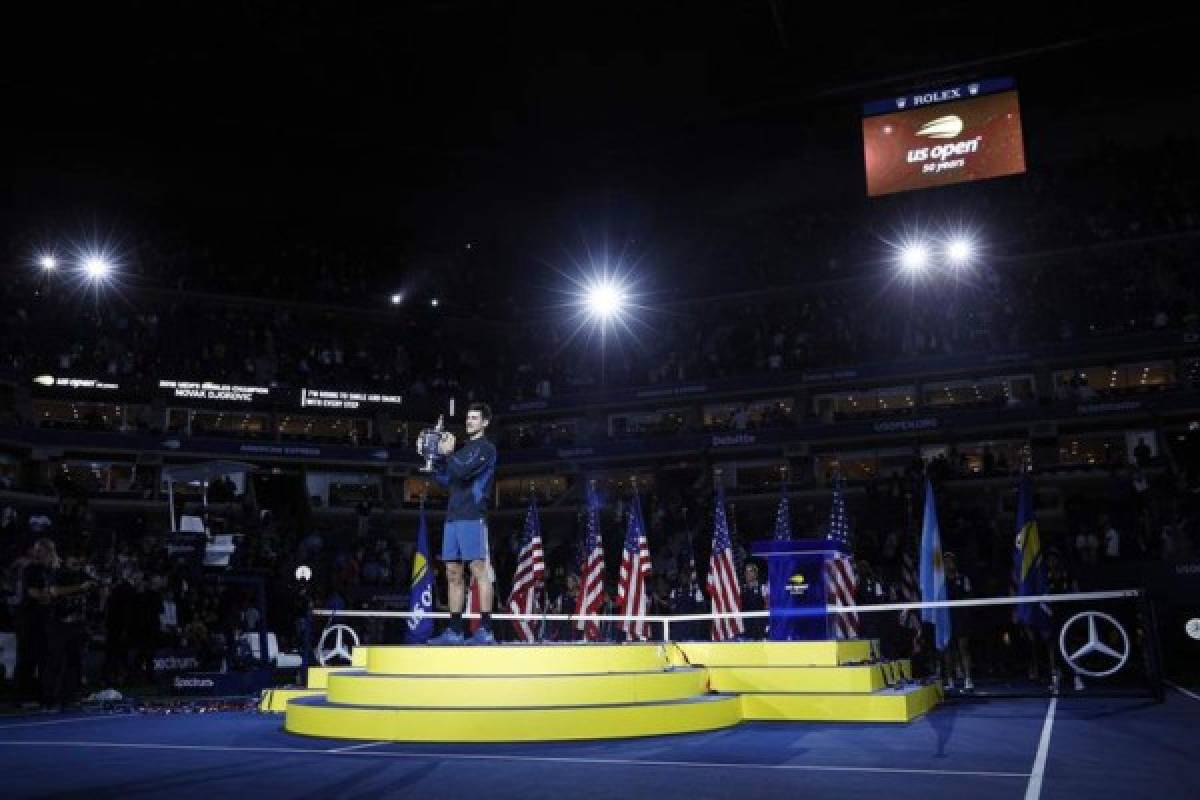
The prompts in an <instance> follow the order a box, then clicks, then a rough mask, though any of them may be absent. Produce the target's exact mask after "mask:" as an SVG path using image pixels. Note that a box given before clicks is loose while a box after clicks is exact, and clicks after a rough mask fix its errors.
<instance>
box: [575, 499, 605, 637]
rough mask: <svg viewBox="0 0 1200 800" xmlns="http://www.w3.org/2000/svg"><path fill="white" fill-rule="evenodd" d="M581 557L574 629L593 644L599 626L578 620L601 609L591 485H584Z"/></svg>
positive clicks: (596, 506) (599, 543) (600, 554)
mask: <svg viewBox="0 0 1200 800" xmlns="http://www.w3.org/2000/svg"><path fill="white" fill-rule="evenodd" d="M583 554H584V555H583V559H584V560H583V573H582V574H583V579H582V580H581V581H580V582H579V601H578V602H577V603H575V610H576V613H578V614H579V615H580V617H581V619H579V620H578V622H576V623H575V625H576V628H578V629H579V630H581V631H584V638H586V639H588V640H590V641H596V640H597V639H599V638H600V624H599V623H598V622H597V621H596V620H594V619H593V620H584V619H582V617H583V616H586V615H589V614H599V613H600V610H601V609H602V608H603V606H604V540H603V539H602V538H601V536H600V500H599V498H597V497H596V486H595V485H594V484H592V483H589V484H588V490H587V512H586V514H585V516H584V522H583Z"/></svg>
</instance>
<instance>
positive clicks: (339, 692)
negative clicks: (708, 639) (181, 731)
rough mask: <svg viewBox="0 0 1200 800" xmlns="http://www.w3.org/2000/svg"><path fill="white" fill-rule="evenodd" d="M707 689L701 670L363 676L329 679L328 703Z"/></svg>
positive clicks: (589, 699)
mask: <svg viewBox="0 0 1200 800" xmlns="http://www.w3.org/2000/svg"><path fill="white" fill-rule="evenodd" d="M707 690H708V675H707V674H706V672H705V670H703V669H700V668H694V667H681V668H677V669H671V670H666V671H661V672H611V673H596V674H588V673H576V674H566V675H472V676H467V677H463V676H452V675H362V674H358V675H355V674H335V675H331V676H330V677H329V691H328V695H327V696H328V698H329V702H331V703H337V704H341V705H352V706H408V707H422V708H425V707H446V706H453V707H474V708H509V707H521V706H579V705H588V706H590V705H616V704H628V703H647V702H664V701H668V700H683V699H685V698H688V697H693V696H695V695H700V694H704V693H705V692H706V691H707Z"/></svg>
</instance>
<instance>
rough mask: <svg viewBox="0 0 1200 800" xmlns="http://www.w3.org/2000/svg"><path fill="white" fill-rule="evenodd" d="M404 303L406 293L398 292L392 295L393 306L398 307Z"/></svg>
mask: <svg viewBox="0 0 1200 800" xmlns="http://www.w3.org/2000/svg"><path fill="white" fill-rule="evenodd" d="M403 302H404V292H396V293H395V294H394V295H392V305H394V306H398V305H400V304H401V303H403Z"/></svg>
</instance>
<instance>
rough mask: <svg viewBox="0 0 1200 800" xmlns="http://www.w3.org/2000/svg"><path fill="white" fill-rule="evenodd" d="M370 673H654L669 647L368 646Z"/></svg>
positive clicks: (663, 664) (666, 662)
mask: <svg viewBox="0 0 1200 800" xmlns="http://www.w3.org/2000/svg"><path fill="white" fill-rule="evenodd" d="M366 651H367V654H366V664H367V667H366V668H367V672H369V673H370V674H372V675H565V674H578V673H595V672H654V671H658V670H662V669H665V668H667V667H669V666H671V657H670V651H669V647H668V645H665V644H629V645H608V646H605V645H588V644H561V645H521V644H514V645H493V646H489V647H436V646H433V647H431V646H418V645H414V646H395V647H368V648H366Z"/></svg>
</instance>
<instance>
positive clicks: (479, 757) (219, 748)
mask: <svg viewBox="0 0 1200 800" xmlns="http://www.w3.org/2000/svg"><path fill="white" fill-rule="evenodd" d="M372 744H387V743H386V742H372ZM4 746H22V747H104V748H114V749H130V750H192V751H200V752H217V753H293V754H297V755H322V756H362V757H371V758H397V759H400V758H403V759H415V760H442V761H525V762H538V763H546V764H592V765H600V766H622V767H690V768H699V769H722V770H729V769H744V770H756V769H761V770H784V771H797V772H877V773H885V774H893V773H896V774H904V775H953V776H962V777H975V778H1028V777H1029V773H1028V772H986V771H976V770H958V769H909V768H903V767H854V766H834V765H826V764H733V763H721V762H709V761H647V760H639V759H635V758H578V757H572V756H557V757H556V756H517V755H499V754H489V753H396V752H368V751H365V750H358V751H352V752H345V751H344V750H316V749H312V748H303V747H233V746H229V745H204V744H142V743H133V742H58V741H3V740H0V748H2V747H4Z"/></svg>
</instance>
